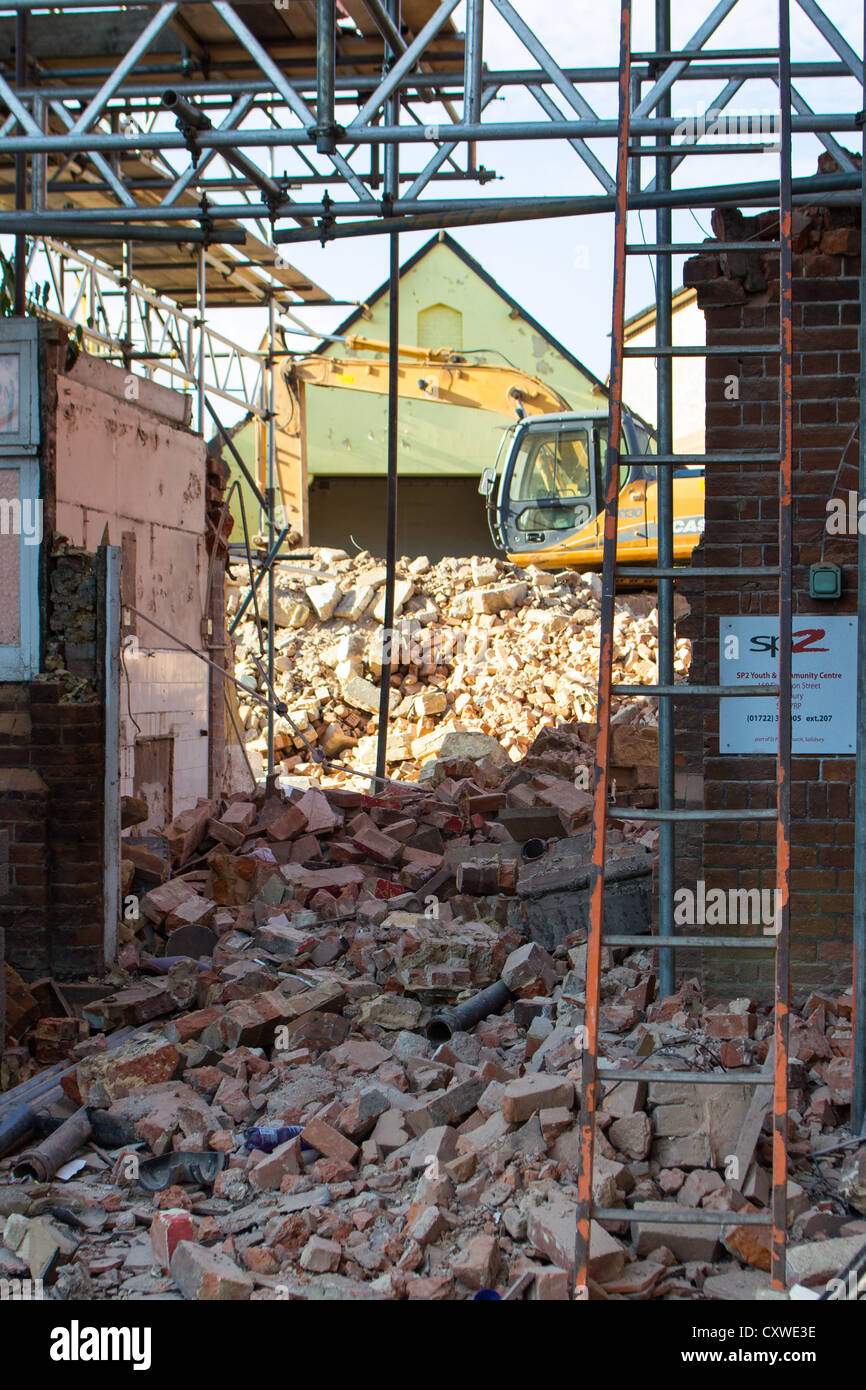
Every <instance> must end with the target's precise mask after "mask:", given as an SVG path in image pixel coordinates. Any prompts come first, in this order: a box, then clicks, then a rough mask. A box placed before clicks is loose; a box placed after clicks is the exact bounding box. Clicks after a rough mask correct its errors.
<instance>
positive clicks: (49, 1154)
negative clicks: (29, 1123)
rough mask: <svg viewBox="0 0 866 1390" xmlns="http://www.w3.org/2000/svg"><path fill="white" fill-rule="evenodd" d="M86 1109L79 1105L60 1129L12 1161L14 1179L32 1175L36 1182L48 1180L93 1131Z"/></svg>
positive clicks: (84, 1142)
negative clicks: (79, 1107)
mask: <svg viewBox="0 0 866 1390" xmlns="http://www.w3.org/2000/svg"><path fill="white" fill-rule="evenodd" d="M92 1132H93V1131H92V1129H91V1127H90V1120H89V1118H88V1115H87V1111H86V1110H85V1109H84V1107H83V1106H82V1107H81V1109H80V1110H76V1112H75V1114H74V1115H70V1117H69V1119H68V1120H64V1122H63V1124H62V1125H61V1126H60V1128H59V1129H55V1131H54V1133H53V1134H49V1136H48V1138H47V1139H43V1141H42V1143H41V1144H38V1145H37V1146H36V1148H34V1149H26V1150H25V1151H24V1153H23V1154H21V1155H20V1156H19V1157H18V1158H17V1159H16V1161H15V1163H14V1165H13V1168H12V1174H13V1176H14V1177H16V1178H35V1179H36V1181H37V1182H50V1181H51V1179H52V1178H53V1177H54V1174H55V1173H56V1172H57V1170H58V1168H62V1167H63V1165H64V1163H66V1162H67V1161H68V1160H69V1159H70V1158H71V1157H72V1155H73V1154H74V1153H77V1152H78V1150H79V1149H80V1148H81V1145H82V1144H86V1143H87V1141H88V1139H89V1138H90V1136H91V1134H92Z"/></svg>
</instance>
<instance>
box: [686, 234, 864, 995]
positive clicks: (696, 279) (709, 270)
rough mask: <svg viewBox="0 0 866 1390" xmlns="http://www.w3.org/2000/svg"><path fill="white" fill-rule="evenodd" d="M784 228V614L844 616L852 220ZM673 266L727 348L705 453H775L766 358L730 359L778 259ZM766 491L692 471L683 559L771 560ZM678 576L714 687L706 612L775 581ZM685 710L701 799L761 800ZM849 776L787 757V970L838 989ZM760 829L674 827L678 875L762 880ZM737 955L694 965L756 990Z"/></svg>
mask: <svg viewBox="0 0 866 1390" xmlns="http://www.w3.org/2000/svg"><path fill="white" fill-rule="evenodd" d="M713 231H714V233H715V235H716V236H717V237H718V238H719V239H725V240H733V239H736V240H738V241H739V240H742V239H744V238H749V237H751V238H761V239H772V238H773V237H774V236H776V235H777V234H778V217H777V216H776V215H774V214H772V213H767V214H761V215H759V216H757V217H754V218H743V217H742V216H741V214H739V213H734V212H728V213H725V214H724V215H723V214H721V213H716V214H714V218H713ZM794 231H795V240H794V252H795V254H794V293H793V301H794V316H793V348H794V434H793V446H794V527H793V533H794V574H793V581H794V614H795V617H796V615H801V616H802V615H807V614H816V615H819V616H825V617H826V616H830V615H831V614H838V613H851V612H856V583H857V573H856V544H857V542H856V537H848V536H844V537H836V536H828V535H827V534H826V532H825V521H826V515H827V512H826V505H827V501H828V499H829V498H831V497H834V496H836V497H844V496H847V490H848V489H849V488H856V486H857V450H858V435H857V422H858V413H859V404H858V390H859V376H858V373H859V366H860V363H859V353H858V331H859V321H860V305H859V276H860V256H859V251H860V229H859V218H858V216H857V213H856V210H855V209H849V208H834V209H826V208H825V209H822V208H808V209H798V210H797V211H796V212H795V213H794ZM684 278H685V281H686V283H687V284H693V285H695V286H696V288H697V292H698V302H699V305H700V307H701V308H702V309H703V311H704V313H705V316H706V326H707V343H708V345H710V346H730V347H731V355H730V357H728V356H719V357H716V358H710V359H707V368H706V386H707V404H706V423H707V429H706V449H707V453H720V452H724V451H726V450H732V449H733V450H751V449H754V450H756V451H765V450H766V451H768V452H770V451H773V450H775V449H777V448H778V424H779V407H778V394H779V359H778V356H777V355H773V354H768V355H767V356H755V357H742V356H741V357H739V358H738V356H737V353H736V350H735V345H736V344H739V343H745V344H748V343H754V344H760V343H765V342H772V341H774V340H777V338H778V323H779V309H778V258H777V257H776V256H773V255H768V256H766V257H764V256H761V255H760V254H759V253H753V254H751V255H744V254H742V253H737V254H736V255H730V256H725V255H721V256H714V255H713V254H712V243H708V244H707V252H706V253H705V254H703V255H701V256H699V257H696V258H695V259H693V260H691V261H689V262H688V263H687V265H686V267H685V277H684ZM729 397H730V398H729ZM777 499H778V475H777V472H776V471H775V470H774V469H771V468H770V467H769V466H768V467H767V468H766V469H760V468H756V467H754V466H751V467H744V466H737V467H730V468H729V467H720V468H710V469H708V471H707V477H706V525H705V531H704V536H703V539H702V542H701V544H700V546H699V547H698V549H697V550H696V551H695V553H694V557H693V563H694V565H695V567H696V568H697V567H700V566H702V565H706V566H716V565H725V566H728V565H732V566H744V567H745V566H752V565H774V564H776V563H777V558H778V550H777V534H778V501H777ZM819 560H824V561H827V562H832V563H835V564H840V565H841V566H842V567H843V594H842V598H841V599H840V600H839V601H836V602H832V603H827V602H816V601H814V600H811V599H810V598H809V597H808V578H809V566H810V565H811V564H813V563H816V562H818V561H819ZM678 588H679V589H680V591H681V592H682V593H683V594H684V595H685V597H686V598H687V599H688V600H689V603H690V604H691V613H690V615H689V616H688V617H687V618H685V619H683V620H681V621H680V623H679V625H678V631H679V633H680V634H681V635H685V636H688V637H689V638H691V640H692V643H693V656H692V666H691V671H690V679H691V680H692V682H695V683H708V684H716V683H717V682H718V680H719V670H718V641H719V619H720V617H723V616H729V615H736V614H760V613H767V614H776V613H777V611H778V610H777V596H776V590H775V581H773V580H767V581H764V580H759V579H747V578H742V579H738V578H734V579H718V580H707V581H701V582H694V583H691V582H689V581H686V582H685V583H683V584H682V585H679V586H678ZM705 703H706V708H701V707H700V706H703V705H704V704H705ZM700 706H699V704H698V702H694V704H690V705H689V706H688V707H686V705H685V702H682V704H681V705H680V706H679V707H678V714H677V717H678V738H677V747H678V752H679V753H680V754H681V756H682V761H683V763H684V764H685V766H686V767H687V768H689V769H691V770H692V771H693V772H699V771H701V770H702V772H703V777H704V801H705V804H706V806H708V807H713V808H715V807H728V808H734V809H745V808H746V807H771V806H774V805H775V759H774V758H772V757H764V756H737V757H732V756H724V757H723V756H720V755H719V740H718V705H717V703H716V702H700ZM853 779H854V759H853V758H851V757H822V758H817V757H797V758H794V759H793V764H792V884H791V891H792V896H791V928H792V966H793V984H794V989H795V991H799V992H801V993H802V992H803V991H805V990H808V989H809V988H810V987H812V986H815V985H832V986H834V987H835V986H841V987H843V988H844V987H846V986H847V985H848V984H850V980H851V951H852V948H851V914H852V888H853V843H854V823H853V813H854V808H853ZM774 834H775V826H774V823H773V822H768V823H766V824H764V825H762V824H761V823H760V822H753V823H751V824H737V823H727V824H719V825H715V826H713V825H709V826H706V827H705V828H704V829H703V830H697V831H692V832H691V833H688V832H685V833H683V834H682V835H681V836H680V840H679V860H678V874H677V879H678V883H679V884H683V885H690V884H693V883H694V880H695V879H696V878H698V877H703V879H704V881H705V883H706V885H707V889H708V890H709V889H710V888H711V887H714V888H716V887H717V888H722V889H729V888H737V887H741V888H746V887H764V888H772V886H773V873H774V870H773V866H774V863H775V850H774ZM726 930H729V931H730V930H731V929H726ZM733 930H736V929H733ZM747 930H748V928H747ZM752 930H753V929H752ZM744 956H745V953H741V954H740V955H737V956H733V955H731V954H728V955H726V956H725V957H724V959H721V958H719V957H718V956H714V954H713V953H710V952H707V953H705V958H704V970H705V972H706V973H707V975H708V977H709V978H710V979H711V980H712V981H713V983H714V984H715V985H717V986H718V987H719V990H721V991H722V992H728V993H731V992H750V993H753V992H756V991H757V992H759V993H764V992H766V989H767V987H768V983H769V979H770V974H769V971H770V970H771V968H772V967H771V960H770V958H769V957H768V959H767V961H766V962H765V963H764V964H761V963H760V962H759V961H758V959H757V958H745V959H744Z"/></svg>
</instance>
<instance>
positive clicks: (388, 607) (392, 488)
mask: <svg viewBox="0 0 866 1390" xmlns="http://www.w3.org/2000/svg"><path fill="white" fill-rule="evenodd" d="M388 14H389V15H390V17H391V19H392V20H394V21H396V20H397V19H398V16H399V0H388ZM395 57H396V53H395V52H394V49H393V48H391V50H390V63H389V65H390V64H393V62H394V59H395ZM386 66H388V65H386ZM386 76H387V75H386ZM386 110H387V119H388V120H390V121H392V122H397V123H399V120H400V98H399V96H397V95H392V96H389V98H388V102H387V107H386ZM399 170H400V163H399V146H397V145H389V146H388V147H387V148H386V150H385V196H386V198H388V199H393V198H396V196H397V193H398V192H399ZM388 243H389V244H388V251H389V263H388V484H387V498H386V504H385V566H386V570H387V575H386V579H385V614H384V619H383V624H382V674H381V676H380V678H379V728H378V731H377V736H376V776H377V778H381V777H384V776H385V764H386V761H387V749H388V722H389V713H390V708H391V670H392V666H393V654H394V587H395V584H396V579H397V448H398V437H397V430H398V426H399V390H398V388H399V346H400V236H399V233H397V232H392V233H391V235H390V237H389V239H388Z"/></svg>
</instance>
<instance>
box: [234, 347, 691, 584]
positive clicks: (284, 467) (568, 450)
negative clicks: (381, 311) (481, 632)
mask: <svg viewBox="0 0 866 1390" xmlns="http://www.w3.org/2000/svg"><path fill="white" fill-rule="evenodd" d="M345 343H346V346H347V347H348V348H349V350H350V351H357V352H375V353H381V354H384V355H383V356H380V357H326V356H321V355H312V356H307V357H298V358H295V359H293V360H292V361H291V362H290V364H289V365H288V366H287V367H286V368H285V369H284V370H282V371H279V372H277V374H276V383H277V384H276V391H275V414H276V424H277V429H276V431H275V440H276V473H277V480H278V485H279V490H280V493H281V495H282V500H283V506H284V509H286V511H287V512H288V513H289V515H292V514H294V515H295V516H296V517H297V523H296V524H297V527H298V530H299V531H300V534H301V535H303V536H304V537H306V535H307V533H308V527H307V511H306V496H307V461H306V408H305V396H304V393H305V388H306V386H307V385H310V386H318V387H321V386H326V387H334V388H337V389H340V390H347V391H362V392H373V393H376V394H378V395H387V392H388V358H387V352H388V345H387V343H382V342H376V341H373V340H371V339H369V338H361V337H348V338H346V339H345ZM397 380H398V391H399V394H400V396H401V398H403V399H411V400H429V401H436V402H439V403H440V404H443V405H458V406H465V407H467V408H468V409H472V410H490V411H494V412H495V413H496V414H498V415H500V416H501V415H505V416H509V415H514V416H515V420H514V423H513V424H512V425H510V426H509V427H508V428H507V429H506V430H505V432H504V434H503V438H502V441H501V444H500V448H499V453H498V456H497V459H496V462H495V464H494V465H493V466H491V467H489V468H485V469H484V471H483V473H482V475H481V482H480V486H479V492H480V493H481V495H482V497H483V498H484V500H485V503H486V507H487V517H488V522H489V525H490V532H491V535H492V537H493V540H494V543H495V545H496V547H497V549H499V550H501V551H503V552H504V553H505V555H506V556H507V558H508V559H509V560H511V561H512V562H513V563H514V564H517V565H537V566H538V567H539V568H540V569H569V568H571V569H592V568H594V567H599V566H600V565H601V561H602V536H603V530H604V505H603V491H602V488H603V478H604V463H605V454H606V451H607V432H608V416H607V411H606V410H603V411H598V412H597V413H595V412H586V411H581V412H576V411H572V410H570V409H569V407H568V403H567V401H565V400H564V399H563V397H562V396H561V395H559V393H558V392H557V391H555V390H553V389H552V388H551V387H550V386H547V385H546V384H545V383H544V382H543V381H541V380H539V379H538V378H537V377H534V376H531V375H529V374H528V373H526V372H522V371H520V370H518V369H517V368H515V367H509V366H506V365H499V364H493V365H490V364H486V363H485V364H476V363H474V362H471V361H470V360H468V359H467V358H466V357H463V356H461V355H460V354H459V353H455V352H452V351H451V350H450V349H446V348H443V349H439V350H435V351H431V350H428V349H425V348H416V347H401V348H400V349H399V362H398V374H397ZM262 443H263V444H264V440H263V441H262ZM653 447H654V440H653V436H652V432H651V430H650V428H649V426H647V425H646V424H645V423H644V422H643V421H642V420H640V419H639V418H638V417H637V416H635V415H633V414H631V413H630V412H629V411H626V412H625V414H624V421H623V439H622V441H621V450H620V452H621V453H623V454H627V455H629V456H630V457H631V458H632V459H638V460H639V461H638V462H630V463H628V464H623V465H622V466H621V469H620V496H619V525H618V538H617V558H618V560H619V561H620V562H625V563H628V562H629V561H631V562H633V563H653V562H654V561H655V560H656V549H657V536H658V516H657V492H658V489H657V483H656V469H655V467H654V465H653V462H652V452H653ZM263 456H264V455H263V454H262V452H261V450H260V457H263ZM644 460H646V461H645V462H644ZM673 493H674V537H673V539H674V562H675V563H683V562H684V561H686V560H688V558H689V556H690V554H691V552H692V550H693V549H694V547H695V546H696V545H697V543H698V541H699V539H700V536H701V533H702V532H703V528H704V476H703V470H702V469H700V468H695V467H686V468H683V469H682V470H680V471H679V472H677V473H675V474H674V479H673Z"/></svg>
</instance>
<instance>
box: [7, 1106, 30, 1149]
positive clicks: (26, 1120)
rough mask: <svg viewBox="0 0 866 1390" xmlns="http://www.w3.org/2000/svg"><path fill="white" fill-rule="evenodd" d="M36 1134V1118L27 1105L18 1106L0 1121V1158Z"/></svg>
mask: <svg viewBox="0 0 866 1390" xmlns="http://www.w3.org/2000/svg"><path fill="white" fill-rule="evenodd" d="M35 1133H36V1116H35V1114H34V1113H33V1111H32V1110H31V1109H30V1107H29V1106H28V1105H19V1106H16V1108H15V1109H14V1110H12V1111H10V1112H9V1114H8V1115H4V1116H3V1119H2V1121H0V1158H5V1157H6V1155H7V1154H11V1153H12V1152H13V1150H14V1149H17V1148H19V1146H20V1145H21V1144H26V1143H27V1140H28V1139H32V1138H33V1135H34V1134H35Z"/></svg>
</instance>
